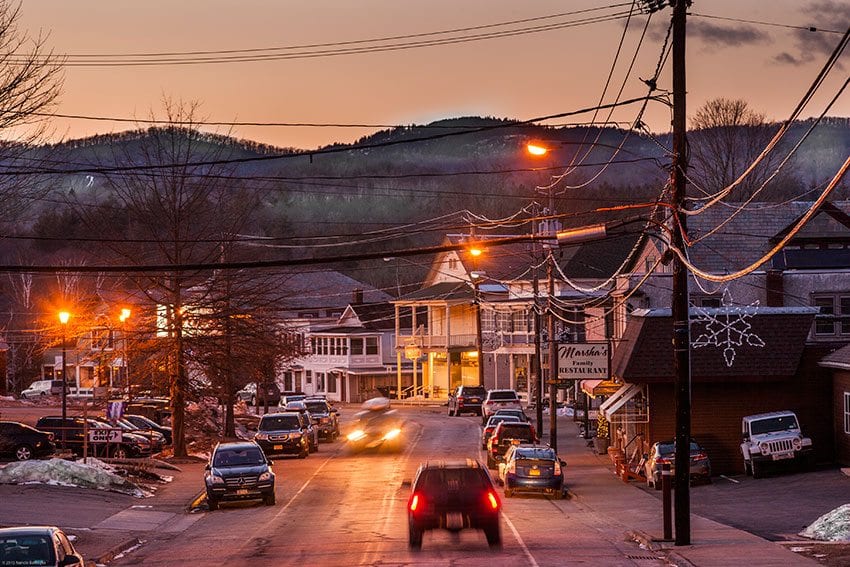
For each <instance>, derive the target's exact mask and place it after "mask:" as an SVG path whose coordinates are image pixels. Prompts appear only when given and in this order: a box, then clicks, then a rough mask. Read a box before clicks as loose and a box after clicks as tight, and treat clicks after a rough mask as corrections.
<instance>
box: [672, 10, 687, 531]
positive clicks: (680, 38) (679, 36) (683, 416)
mask: <svg viewBox="0 0 850 567" xmlns="http://www.w3.org/2000/svg"><path fill="white" fill-rule="evenodd" d="M687 9H688V2H686V0H676V1H675V2H674V4H673V45H672V49H673V171H672V174H671V175H672V179H671V181H672V185H673V190H672V203H671V204H672V209H673V226H672V227H671V228H672V233H673V234H672V236H671V239H670V240H671V242H670V244H671V245H672V246H673V248H675V249H677V250H684V249H685V243H684V234H685V231H686V230H687V217H686V216H685V215H684V214H683V212H682V207H684V202H685V193H686V174H687V170H688V161H687V142H686V129H687V123H686V114H685V111H686V107H685V96H686V86H685V85H686V83H685V23H686V20H687ZM671 307H672V309H671V311H672V317H673V353H674V354H673V356H674V361H673V369H674V373H675V376H674V379H673V388H674V398H675V408H676V456H675V469H676V471H675V477H674V483H673V486H674V488H675V496H674V504H675V508H674V523H675V526H676V536H675V538H676V541H675V544H676V545H690V543H691V502H690V446H691V359H690V345H691V335H690V328H689V317H688V270H687V267H686V266H685V264H684V262H683V261H682V259H681V258H680V257H679V256H677V255H676V254H673V298H672V303H671Z"/></svg>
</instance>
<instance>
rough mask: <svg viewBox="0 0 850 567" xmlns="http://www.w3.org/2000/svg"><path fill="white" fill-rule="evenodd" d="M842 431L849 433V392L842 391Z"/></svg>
mask: <svg viewBox="0 0 850 567" xmlns="http://www.w3.org/2000/svg"><path fill="white" fill-rule="evenodd" d="M844 433H846V434H848V435H850V392H844Z"/></svg>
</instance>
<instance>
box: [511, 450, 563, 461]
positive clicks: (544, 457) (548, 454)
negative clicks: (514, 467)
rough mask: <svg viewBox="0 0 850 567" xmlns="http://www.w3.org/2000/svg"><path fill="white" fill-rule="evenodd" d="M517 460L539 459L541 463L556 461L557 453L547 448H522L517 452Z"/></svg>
mask: <svg viewBox="0 0 850 567" xmlns="http://www.w3.org/2000/svg"><path fill="white" fill-rule="evenodd" d="M516 458H517V459H537V460H541V461H554V460H555V451H554V450H552V449H547V448H545V447H533V448H532V447H527V448H526V447H520V448H518V449H517V450H516Z"/></svg>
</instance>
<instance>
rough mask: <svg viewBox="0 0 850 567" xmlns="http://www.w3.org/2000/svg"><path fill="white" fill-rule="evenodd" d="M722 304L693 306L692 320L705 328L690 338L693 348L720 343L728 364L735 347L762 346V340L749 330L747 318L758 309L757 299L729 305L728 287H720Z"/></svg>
mask: <svg viewBox="0 0 850 567" xmlns="http://www.w3.org/2000/svg"><path fill="white" fill-rule="evenodd" d="M721 303H722V307H720V308H706V307H696V306H694V309H695V310H696V312H697V313H698V314H699V316H698V317H696V318H694V319H693V320H692V323H704V324H705V332H704V333H703V334H701V335H699V336H698V337H697V338H696V339H694V340H693V341H692V342H691V346H693V348H702V347H707V346H716V347H723V359H724V360H725V361H726V366H727V367H731V366H732V363H734V362H735V353H736V350H735V347H740V346H743V345H744V344H747V345H749V346H754V347H764V341H763V340H762V339H761V337H759V336H758V335H756V334H755V333H752V332H750V330H751V329H752V325H751V324H750V322H749V320H750V319H752V317H753V316H754V315H755V314H756V313H758V307H759V301H758V300H756V301H754V302H752V303H750V304H749V305H747V306H743V305H732V294H731V293H729V288H726V289H724V290H723V299H722V300H721Z"/></svg>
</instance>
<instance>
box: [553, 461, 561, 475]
mask: <svg viewBox="0 0 850 567" xmlns="http://www.w3.org/2000/svg"><path fill="white" fill-rule="evenodd" d="M554 474H555V476H561V463H559V462H558V459H555V473H554Z"/></svg>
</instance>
